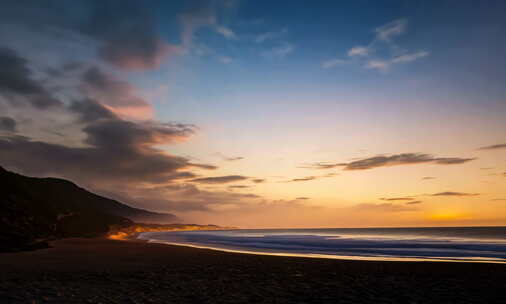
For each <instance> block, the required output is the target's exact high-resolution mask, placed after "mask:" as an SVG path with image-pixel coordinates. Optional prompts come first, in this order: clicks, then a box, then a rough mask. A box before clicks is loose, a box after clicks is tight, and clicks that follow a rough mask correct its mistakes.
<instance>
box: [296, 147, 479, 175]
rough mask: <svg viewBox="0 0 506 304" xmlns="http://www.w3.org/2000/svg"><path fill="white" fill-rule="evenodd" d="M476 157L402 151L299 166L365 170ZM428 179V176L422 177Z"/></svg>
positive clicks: (451, 163)
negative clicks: (435, 155) (343, 161)
mask: <svg viewBox="0 0 506 304" xmlns="http://www.w3.org/2000/svg"><path fill="white" fill-rule="evenodd" d="M475 159H476V158H458V157H434V156H433V155H430V154H424V153H402V154H394V155H389V156H385V155H378V156H374V157H369V158H364V159H359V160H356V161H352V162H349V163H328V162H316V163H311V164H308V165H305V166H301V167H300V168H307V169H332V168H336V167H344V170H367V169H373V168H379V167H389V166H399V165H409V164H423V163H433V164H438V165H457V164H463V163H466V162H469V161H472V160H475ZM424 179H429V178H424Z"/></svg>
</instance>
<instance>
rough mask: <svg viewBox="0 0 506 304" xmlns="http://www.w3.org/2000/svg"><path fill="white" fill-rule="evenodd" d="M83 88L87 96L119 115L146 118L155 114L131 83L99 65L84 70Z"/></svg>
mask: <svg viewBox="0 0 506 304" xmlns="http://www.w3.org/2000/svg"><path fill="white" fill-rule="evenodd" d="M81 89H82V90H83V91H84V93H85V94H86V95H87V96H90V97H91V98H93V99H94V100H96V101H97V102H99V103H100V104H102V105H105V106H107V107H108V108H109V109H110V110H111V111H113V112H115V113H117V114H119V115H122V116H126V117H131V118H137V119H146V118H150V117H151V116H152V115H153V113H152V111H153V109H152V107H151V105H150V104H149V103H148V102H147V101H145V100H144V99H142V98H140V97H139V96H138V95H137V94H136V90H135V88H134V87H133V86H132V85H131V84H129V83H128V82H126V81H123V80H120V79H117V78H116V77H114V76H113V75H111V74H107V73H105V72H103V71H102V70H100V69H99V68H97V67H91V68H89V69H87V70H86V71H85V72H84V74H83V76H82V85H81Z"/></svg>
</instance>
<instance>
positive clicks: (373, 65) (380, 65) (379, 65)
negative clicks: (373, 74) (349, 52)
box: [365, 59, 390, 71]
mask: <svg viewBox="0 0 506 304" xmlns="http://www.w3.org/2000/svg"><path fill="white" fill-rule="evenodd" d="M365 67H366V68H367V69H372V70H379V71H386V70H388V68H389V67H390V63H389V62H388V61H385V60H376V59H374V60H369V61H368V62H367V63H366V65H365Z"/></svg>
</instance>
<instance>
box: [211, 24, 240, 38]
mask: <svg viewBox="0 0 506 304" xmlns="http://www.w3.org/2000/svg"><path fill="white" fill-rule="evenodd" d="M214 29H215V30H216V32H217V33H219V34H221V35H222V36H223V37H225V38H227V39H237V35H236V34H235V33H234V31H232V30H231V29H229V28H228V27H226V26H223V25H217V26H215V27H214Z"/></svg>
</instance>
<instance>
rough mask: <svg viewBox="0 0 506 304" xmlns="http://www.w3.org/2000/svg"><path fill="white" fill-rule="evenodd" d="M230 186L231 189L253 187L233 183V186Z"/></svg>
mask: <svg viewBox="0 0 506 304" xmlns="http://www.w3.org/2000/svg"><path fill="white" fill-rule="evenodd" d="M228 188H230V189H246V188H251V186H246V185H232V186H228Z"/></svg>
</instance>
